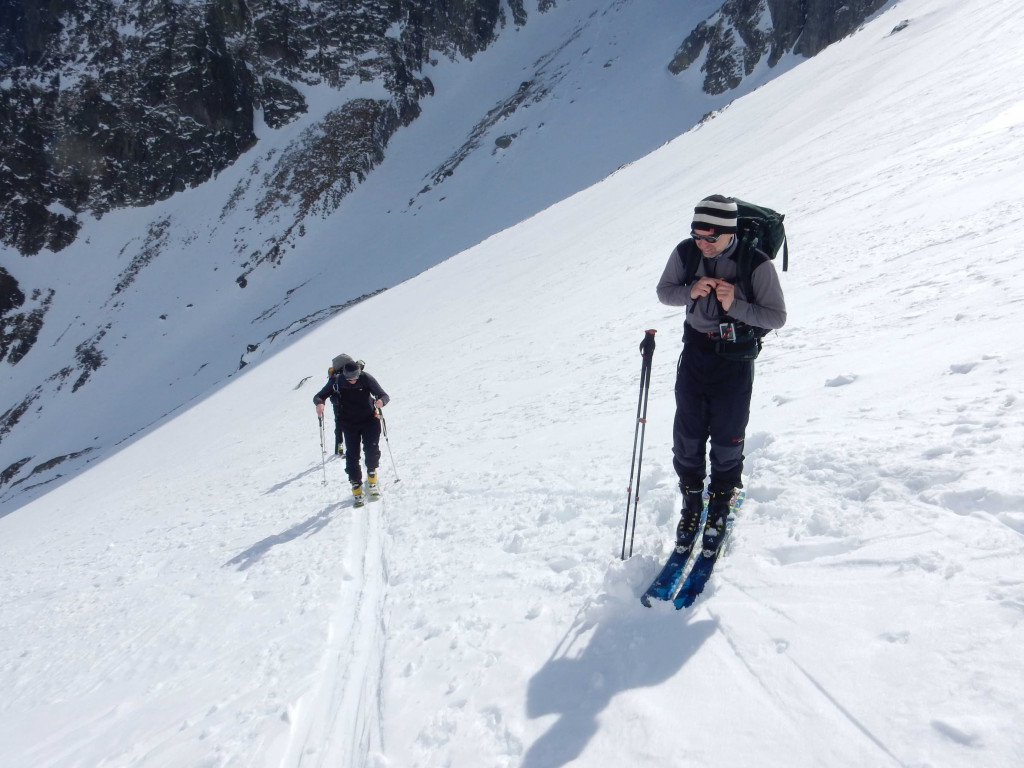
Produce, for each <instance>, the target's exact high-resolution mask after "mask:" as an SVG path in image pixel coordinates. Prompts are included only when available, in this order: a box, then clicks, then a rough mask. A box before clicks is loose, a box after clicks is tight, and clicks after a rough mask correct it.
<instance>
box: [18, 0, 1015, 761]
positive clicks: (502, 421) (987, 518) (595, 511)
mask: <svg viewBox="0 0 1024 768" xmlns="http://www.w3.org/2000/svg"><path fill="white" fill-rule="evenodd" d="M1019 11H1020V8H1019V3H1017V2H1013V1H1011V0H940V1H939V2H936V1H935V0H930V1H929V2H925V0H905V1H904V2H901V3H898V4H896V5H895V6H893V7H891V8H890V9H889V10H888V11H886V12H885V13H883V14H881V15H880V16H879V17H878V18H876V19H874V20H872V21H871V22H869V23H867V24H865V26H864V27H863V28H862V29H861V30H860V31H859V32H858V33H857V34H856V35H854V36H852V37H850V38H848V39H846V40H844V41H842V42H840V43H838V44H836V45H835V46H833V47H832V48H830V49H828V50H826V51H825V52H824V53H822V54H821V55H819V56H818V57H816V58H815V59H813V60H811V61H808V62H807V63H805V64H801V65H800V66H798V67H796V68H794V69H792V70H791V71H789V72H788V73H787V74H785V75H784V76H782V77H780V78H778V79H776V80H773V81H771V82H770V83H768V84H767V85H765V86H764V87H762V88H760V89H759V90H757V91H756V92H754V93H752V94H750V95H748V96H746V97H744V98H742V99H740V100H738V101H737V102H735V103H734V104H732V105H731V106H730V107H729V108H728V109H726V110H724V111H723V112H722V113H720V114H718V115H717V116H715V117H714V119H712V120H709V121H707V122H705V123H704V124H702V125H701V126H699V127H698V128H696V129H694V130H692V131H690V132H688V133H686V134H684V135H682V136H680V137H679V138H678V139H677V140H676V141H674V142H672V143H670V144H669V145H667V146H665V147H663V148H661V149H659V150H657V151H655V152H654V153H652V154H650V155H649V156H647V157H645V158H644V159H642V160H639V161H637V162H635V163H633V164H632V165H630V166H629V167H626V168H624V169H622V170H620V171H619V172H617V173H615V174H613V175H612V176H611V177H609V178H608V179H607V180H605V181H604V182H602V183H600V184H597V185H595V186H593V187H591V188H589V189H587V190H586V191H584V192H582V193H580V194H577V195H575V196H573V197H571V198H569V199H566V200H564V201H563V202H561V203H559V204H557V205H554V206H553V207H551V208H549V209H547V210H545V211H544V212H542V213H540V214H538V215H536V216H533V217H532V218H530V219H528V220H526V221H524V222H523V223H521V224H519V225H518V226H516V227H514V228H511V229H507V230H505V231H503V232H501V233H500V234H497V235H494V236H492V237H490V238H489V239H487V240H485V241H484V242H482V243H480V244H479V245H477V246H476V247H473V248H470V249H469V250H467V251H465V252H463V253H461V254H459V255H458V256H456V257H454V258H451V259H450V260H448V261H446V262H444V263H442V264H441V265H439V266H437V267H435V268H433V269H430V270H429V271H427V272H425V273H424V274H422V275H420V276H419V277H417V278H415V279H412V280H409V281H407V282H404V283H402V284H400V285H398V286H397V287H394V288H392V289H391V290H388V291H387V292H385V293H383V294H380V295H378V296H377V297H375V298H373V299H371V300H369V301H366V302H364V303H362V304H359V305H358V306H356V307H354V308H352V309H351V310H349V311H347V312H345V313H343V314H341V315H339V316H337V317H336V318H335V319H333V320H331V321H330V322H329V323H326V324H324V325H323V326H321V327H320V328H318V329H317V330H315V331H313V332H312V333H310V334H308V335H306V336H304V337H303V338H301V339H300V340H299V341H297V342H296V343H294V344H292V345H291V346H288V347H287V348H285V349H284V350H283V351H281V352H280V353H278V354H276V355H274V356H272V357H270V358H269V359H266V360H264V361H263V362H261V363H260V364H258V365H255V366H253V367H251V368H249V369H247V370H246V371H245V372H244V373H243V374H242V375H240V376H238V377H237V378H235V379H234V380H233V381H232V382H231V383H230V384H229V385H228V386H225V387H223V388H220V389H218V390H216V391H211V393H210V394H209V396H208V397H206V398H205V399H203V400H201V401H199V402H197V403H196V404H195V405H194V406H193V407H191V408H190V409H189V410H187V411H186V412H184V413H181V414H180V415H178V416H177V417H176V418H173V419H170V420H167V421H166V422H165V423H163V424H162V425H161V426H159V427H158V428H156V429H154V430H152V431H150V432H149V433H147V434H146V435H145V436H143V437H141V438H140V439H138V440H137V441H135V442H134V443H132V444H130V445H128V446H126V447H125V449H124V450H122V451H120V452H119V453H117V454H115V455H113V456H112V457H111V458H109V459H107V460H106V461H104V462H103V463H100V464H98V465H96V466H94V467H93V468H91V469H90V470H88V471H87V472H85V473H83V474H82V475H80V476H79V477H77V478H75V479H74V480H72V481H70V482H67V483H66V484H64V485H62V486H60V487H58V488H55V489H54V490H52V491H50V492H49V493H47V494H46V495H45V496H42V497H41V498H39V499H38V500H36V501H34V502H32V503H31V504H28V505H26V506H23V507H22V508H20V509H18V510H17V511H15V512H13V513H11V514H8V515H6V516H5V517H2V518H0V560H2V562H3V563H4V566H3V569H2V570H0V601H2V603H0V765H3V766H13V767H15V768H42V767H44V766H54V767H59V768H69V767H71V766H83V767H85V766H118V767H121V766H146V767H147V768H148V767H155V766H167V767H169V768H170V767H174V768H177V767H180V766H285V767H287V768H293V767H296V766H319V767H327V766H330V767H332V768H336V767H342V768H349V767H352V768H355V767H357V766H367V767H368V768H384V767H385V766H388V767H392V766H393V767H394V768H440V767H441V766H451V767H453V768H475V767H478V766H488V767H492V766H493V767H495V768H512V767H513V766H516V767H521V768H555V767H557V766H579V767H581V768H582V766H587V767H588V768H606V767H607V768H612V767H613V766H614V767H615V768H618V767H619V766H624V765H628V766H634V767H636V768H667V767H672V768H684V767H687V766H709V765H713V766H716V768H732V767H736V768H739V767H740V766H742V767H744V768H747V767H749V766H755V765H756V766H779V767H780V768H783V767H785V768H795V767H800V768H803V767H806V768H812V767H815V766H851V767H852V766H857V767H862V766H888V765H893V766H915V767H921V768H924V767H925V766H929V767H934V768H951V767H955V766H965V767H966V766H971V767H972V768H973V767H976V766H992V767H993V768H995V767H1003V766H1015V765H1021V764H1024V735H1022V731H1021V728H1020V724H1021V722H1024V700H1022V694H1021V691H1022V690H1024V658H1022V656H1021V653H1020V649H1021V648H1022V647H1024V539H1022V536H1024V491H1022V490H1021V486H1020V481H1019V474H1018V473H1019V472H1020V471H1021V468H1022V467H1024V464H1022V463H1021V458H1020V457H1021V454H1022V451H1024V402H1022V395H1021V385H1020V382H1021V380H1022V378H1024V362H1022V352H1024V343H1022V341H1021V339H1022V335H1024V334H1022V331H1024V319H1022V318H1024V259H1022V255H1024V253H1022V246H1021V242H1022V241H1024V196H1022V192H1024V164H1022V163H1021V160H1020V158H1021V157H1022V156H1024V101H1022V96H1021V90H1020V83H1021V82H1024V49H1022V48H1021V46H1020V45H1019V35H1018V31H1019V24H1020V14H1019ZM903 20H908V21H909V24H907V25H906V26H905V28H903V29H902V30H901V31H899V32H895V33H894V32H892V30H893V29H894V27H896V26H897V24H899V22H901V21H903ZM714 192H722V193H725V194H732V195H736V196H739V197H742V198H744V199H748V200H754V201H758V202H762V203H764V204H766V205H770V206H772V207H774V208H777V209H779V210H781V211H784V212H785V213H786V216H787V218H786V222H787V229H788V232H789V234H790V250H791V266H790V271H789V272H787V273H785V274H784V275H783V276H782V282H783V287H784V289H785V292H786V297H787V303H788V309H789V322H788V323H787V325H786V326H785V328H783V329H782V330H781V331H779V332H778V333H773V334H771V335H770V336H769V337H768V338H767V340H766V345H765V351H764V352H763V353H762V355H761V358H760V359H759V360H758V361H757V364H756V365H757V379H756V382H755V393H754V400H753V409H752V418H751V425H750V428H749V431H748V435H747V443H746V455H747V465H746V472H745V485H746V490H747V499H746V502H745V504H744V506H743V508H742V513H741V515H740V517H739V519H738V520H737V523H736V526H735V531H734V538H733V546H732V549H731V551H730V553H729V554H728V556H727V557H725V558H724V559H723V560H721V561H720V562H719V565H718V568H717V569H716V572H715V574H714V576H713V577H712V582H711V585H710V587H709V589H708V591H707V592H706V593H705V595H704V596H702V598H701V599H700V600H699V601H698V603H697V604H696V605H695V606H694V607H693V609H691V610H689V611H685V612H677V611H675V610H673V609H672V607H671V605H670V604H663V605H662V604H659V605H655V606H654V607H653V608H651V609H645V608H643V607H642V606H641V605H640V602H639V600H638V598H639V595H640V594H641V593H642V592H643V590H644V588H645V587H646V586H647V584H648V583H649V581H650V579H651V578H653V576H654V575H655V573H656V572H657V570H658V567H659V565H660V563H661V562H662V561H663V559H664V558H665V557H666V556H667V554H668V551H669V545H670V542H671V538H672V531H673V529H674V526H675V522H676V519H677V514H678V508H679V493H678V489H677V488H676V478H675V477H674V474H673V471H672V465H671V420H672V414H673V410H674V401H673V392H672V388H673V380H674V368H675V361H676V358H677V355H678V354H679V351H680V348H681V343H680V339H679V337H680V334H681V331H682V324H683V315H682V313H681V312H680V311H678V310H677V309H675V308H670V307H664V306H661V305H659V304H658V303H657V301H656V298H655V295H654V285H655V283H656V281H657V279H658V277H659V275H660V274H661V271H662V269H663V268H664V266H665V262H666V259H667V258H668V256H669V254H670V252H671V250H672V248H673V247H674V246H675V244H676V243H677V242H678V241H679V240H680V239H682V238H683V237H685V236H686V233H687V232H688V227H689V215H690V211H691V207H692V205H693V204H694V203H695V202H696V201H697V200H699V199H700V198H702V197H704V196H705V195H707V194H711V193H714ZM648 328H655V329H657V330H658V331H659V333H658V335H657V342H658V344H657V349H656V350H655V353H654V358H653V365H654V367H653V376H652V381H651V390H650V404H649V409H648V424H647V427H646V438H645V453H644V465H643V471H642V476H641V479H640V483H639V489H640V503H639V509H638V520H637V527H636V540H635V542H634V549H633V556H632V557H631V558H628V559H626V560H622V559H621V558H620V554H621V547H622V537H623V526H624V521H625V509H626V486H627V481H628V476H629V468H630V457H631V452H632V447H633V437H634V432H635V414H636V407H637V402H638V395H639V385H638V384H639V373H640V362H641V360H640V355H639V351H638V346H639V343H640V341H641V340H642V338H643V336H644V332H645V330H646V329H648ZM340 352H347V353H349V354H351V355H353V356H355V357H358V358H362V359H364V360H365V361H366V364H367V366H366V369H367V371H369V372H370V373H372V374H373V375H374V376H375V377H376V378H377V379H378V380H379V381H380V382H381V384H382V385H383V386H384V387H385V389H387V391H388V392H389V393H390V395H391V397H392V402H391V404H390V405H389V406H387V408H386V409H385V415H386V418H387V427H388V441H387V442H386V443H384V444H383V446H382V447H383V448H384V459H383V463H382V467H381V473H382V478H383V482H384V498H383V500H382V501H380V502H379V503H376V504H371V505H368V506H366V507H364V508H363V509H358V510H356V509H353V508H352V507H351V505H350V501H349V498H348V495H349V492H348V489H347V483H346V482H345V478H344V472H343V465H342V462H340V461H338V460H336V459H330V460H328V461H326V463H323V462H322V454H321V446H320V433H319V428H318V424H317V420H316V418H315V413H314V409H313V405H312V402H311V399H312V396H313V394H314V393H315V392H316V391H317V389H318V388H319V386H320V385H322V383H323V382H324V381H325V374H326V368H327V366H328V364H329V361H330V359H331V358H332V357H333V356H334V355H336V354H338V353H340ZM143 394H144V393H140V397H141V396H143ZM123 407H124V408H131V407H132V403H131V402H125V403H124V404H123ZM328 439H329V437H328Z"/></svg>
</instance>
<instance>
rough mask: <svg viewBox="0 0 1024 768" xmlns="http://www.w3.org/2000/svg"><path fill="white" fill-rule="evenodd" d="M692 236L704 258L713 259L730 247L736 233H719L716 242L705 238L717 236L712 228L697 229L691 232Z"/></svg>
mask: <svg viewBox="0 0 1024 768" xmlns="http://www.w3.org/2000/svg"><path fill="white" fill-rule="evenodd" d="M690 237H692V238H693V242H695V243H696V244H697V247H698V248H699V249H700V252H701V253H702V254H703V255H704V258H706V259H711V258H714V257H715V256H717V255H718V254H720V253H721V252H722V251H724V250H725V249H726V248H728V247H729V243H731V242H732V239H733V237H735V235H718V236H717V239H716V240H715V242H711V241H710V240H705V239H704V238H707V237H715V234H714V233H713V232H712V231H711V230H710V229H695V230H693V231H692V232H691V233H690Z"/></svg>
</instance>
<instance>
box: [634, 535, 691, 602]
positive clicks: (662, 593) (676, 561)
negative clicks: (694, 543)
mask: <svg viewBox="0 0 1024 768" xmlns="http://www.w3.org/2000/svg"><path fill="white" fill-rule="evenodd" d="M689 560H690V553H689V552H687V553H686V554H680V553H679V552H678V551H677V550H675V549H673V550H672V554H671V555H669V556H668V560H667V561H665V567H664V568H662V569H661V573H659V574H658V575H657V576H656V577H655V578H654V581H652V582H651V586H649V587H648V588H647V591H646V592H644V593H643V595H641V596H640V602H641V603H643V604H644V606H646V607H647V608H650V607H651V601H652V600H671V599H672V596H673V595H675V593H676V590H677V589H679V582H680V581H682V580H683V572H684V571H685V570H686V563H687V562H688V561H689Z"/></svg>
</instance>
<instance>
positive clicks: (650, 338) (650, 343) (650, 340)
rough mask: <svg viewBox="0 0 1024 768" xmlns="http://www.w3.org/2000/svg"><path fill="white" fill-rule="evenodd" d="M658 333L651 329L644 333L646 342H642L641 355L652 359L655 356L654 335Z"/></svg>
mask: <svg viewBox="0 0 1024 768" xmlns="http://www.w3.org/2000/svg"><path fill="white" fill-rule="evenodd" d="M657 332H658V331H657V330H655V329H654V328H649V329H648V330H647V331H646V332H645V333H644V340H643V341H641V342H640V354H641V355H643V356H644V357H651V356H652V355H653V354H654V334H656V333H657Z"/></svg>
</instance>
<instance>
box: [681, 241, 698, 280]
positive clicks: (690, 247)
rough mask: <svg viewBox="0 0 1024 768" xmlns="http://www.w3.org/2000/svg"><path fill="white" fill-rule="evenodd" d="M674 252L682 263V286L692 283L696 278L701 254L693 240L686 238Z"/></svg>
mask: <svg viewBox="0 0 1024 768" xmlns="http://www.w3.org/2000/svg"><path fill="white" fill-rule="evenodd" d="M676 252H677V253H678V254H679V258H680V260H681V261H682V262H683V285H686V284H687V283H692V282H693V278H694V277H696V276H697V265H698V264H700V260H701V252H700V250H699V249H698V248H697V246H696V245H695V244H694V242H693V240H691V239H690V238H686V239H685V240H683V241H682V242H681V243H679V245H677V246H676Z"/></svg>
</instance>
